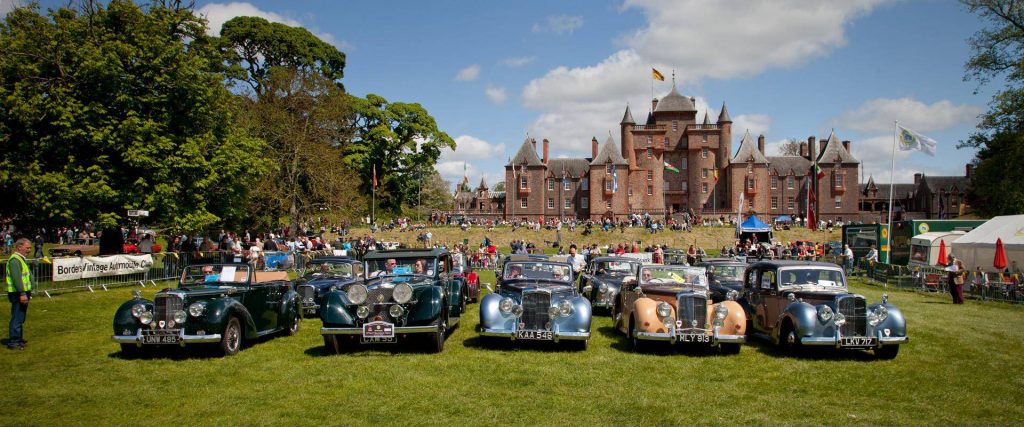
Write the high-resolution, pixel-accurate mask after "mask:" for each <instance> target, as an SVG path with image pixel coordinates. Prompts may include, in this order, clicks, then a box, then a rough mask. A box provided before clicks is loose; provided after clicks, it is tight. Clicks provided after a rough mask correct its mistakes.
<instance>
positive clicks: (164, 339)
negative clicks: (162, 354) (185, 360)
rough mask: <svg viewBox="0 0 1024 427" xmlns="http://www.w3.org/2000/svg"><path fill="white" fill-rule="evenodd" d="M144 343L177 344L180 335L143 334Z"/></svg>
mask: <svg viewBox="0 0 1024 427" xmlns="http://www.w3.org/2000/svg"><path fill="white" fill-rule="evenodd" d="M142 343H143V344H177V343H178V336H177V335H170V334H160V335H143V336H142Z"/></svg>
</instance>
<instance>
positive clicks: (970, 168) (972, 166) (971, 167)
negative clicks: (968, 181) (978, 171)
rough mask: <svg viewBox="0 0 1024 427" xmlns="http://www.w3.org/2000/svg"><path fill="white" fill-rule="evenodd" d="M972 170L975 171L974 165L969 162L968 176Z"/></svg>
mask: <svg viewBox="0 0 1024 427" xmlns="http://www.w3.org/2000/svg"><path fill="white" fill-rule="evenodd" d="M971 172H974V165H972V164H970V163H968V164H967V177H968V178H970V177H971Z"/></svg>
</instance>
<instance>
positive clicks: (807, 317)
mask: <svg viewBox="0 0 1024 427" xmlns="http://www.w3.org/2000/svg"><path fill="white" fill-rule="evenodd" d="M817 315H818V309H817V308H815V306H813V305H811V304H808V303H806V302H802V301H797V302H794V303H790V304H789V305H788V306H786V310H785V311H783V312H782V316H781V317H780V318H779V320H778V321H777V322H776V324H775V328H773V329H772V337H773V338H775V339H776V342H778V341H777V340H778V339H779V336H780V334H781V333H782V332H781V331H782V325H783V324H785V322H786V321H787V320H788V321H789V322H791V323H792V324H793V326H794V327H795V330H796V334H797V336H798V337H807V336H811V335H813V334H814V325H815V316H817Z"/></svg>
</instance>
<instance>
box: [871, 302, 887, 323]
mask: <svg viewBox="0 0 1024 427" xmlns="http://www.w3.org/2000/svg"><path fill="white" fill-rule="evenodd" d="M888 316H889V310H888V309H886V308H885V307H882V306H878V307H876V308H875V309H874V310H871V312H870V313H868V324H870V325H871V326H877V325H878V324H879V323H882V322H883V321H885V318H886V317H888Z"/></svg>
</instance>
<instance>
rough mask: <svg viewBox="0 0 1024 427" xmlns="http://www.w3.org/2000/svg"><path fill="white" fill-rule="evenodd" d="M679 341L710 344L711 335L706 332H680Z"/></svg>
mask: <svg viewBox="0 0 1024 427" xmlns="http://www.w3.org/2000/svg"><path fill="white" fill-rule="evenodd" d="M679 342H695V343H703V344H711V337H710V336H709V335H706V334H680V335H679Z"/></svg>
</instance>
